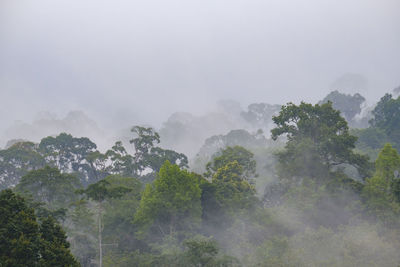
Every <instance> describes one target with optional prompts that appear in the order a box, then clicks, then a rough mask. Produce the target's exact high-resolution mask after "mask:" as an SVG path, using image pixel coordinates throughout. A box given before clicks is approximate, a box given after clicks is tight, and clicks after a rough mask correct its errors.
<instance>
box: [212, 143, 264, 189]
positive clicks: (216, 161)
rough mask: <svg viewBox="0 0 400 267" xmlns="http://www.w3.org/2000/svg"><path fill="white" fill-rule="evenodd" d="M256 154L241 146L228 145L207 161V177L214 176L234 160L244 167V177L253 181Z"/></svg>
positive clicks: (242, 173) (242, 172)
mask: <svg viewBox="0 0 400 267" xmlns="http://www.w3.org/2000/svg"><path fill="white" fill-rule="evenodd" d="M253 157H254V154H253V153H251V152H250V151H249V150H247V149H245V148H244V147H241V146H234V147H227V148H225V149H223V150H222V151H221V152H220V153H218V154H217V156H215V157H214V158H213V159H212V161H210V162H209V163H207V165H206V169H207V172H206V173H205V176H206V177H212V176H213V175H214V174H215V173H216V172H217V171H218V170H219V169H220V168H221V167H224V166H226V165H227V164H228V163H232V162H234V161H236V162H237V164H238V165H240V167H241V168H242V171H241V175H242V176H243V177H244V179H246V180H248V181H251V180H252V178H254V177H256V176H257V175H256V161H255V160H254V159H253Z"/></svg>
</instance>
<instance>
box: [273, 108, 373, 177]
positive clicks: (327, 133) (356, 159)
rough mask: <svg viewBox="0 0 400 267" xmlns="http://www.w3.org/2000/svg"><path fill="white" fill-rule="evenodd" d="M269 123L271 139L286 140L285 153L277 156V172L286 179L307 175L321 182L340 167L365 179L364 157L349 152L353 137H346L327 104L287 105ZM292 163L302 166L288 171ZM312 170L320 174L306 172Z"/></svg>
mask: <svg viewBox="0 0 400 267" xmlns="http://www.w3.org/2000/svg"><path fill="white" fill-rule="evenodd" d="M272 119H273V121H274V122H275V124H276V127H275V128H274V129H272V130H271V133H272V138H273V139H274V140H276V139H277V138H278V137H279V136H281V135H285V136H286V137H287V139H288V141H287V143H286V147H285V150H284V151H282V152H281V153H278V160H279V164H280V169H281V170H284V172H283V173H284V176H286V177H287V178H290V177H292V178H295V177H301V176H302V175H307V176H309V177H310V178H312V179H317V178H319V179H322V178H324V177H329V173H330V172H331V171H334V167H337V166H343V165H350V166H354V167H355V168H356V169H357V170H358V171H359V173H360V175H362V176H363V177H365V176H366V175H367V171H368V170H369V169H370V167H369V163H368V157H367V156H364V155H359V154H356V153H354V152H353V149H354V147H355V142H356V140H357V137H355V136H352V135H350V134H349V128H348V126H347V122H346V120H345V119H344V118H343V117H341V116H340V112H339V111H337V110H334V109H333V108H332V103H331V102H328V103H325V104H322V105H319V104H316V105H312V104H306V103H304V102H302V103H301V104H300V105H299V106H297V105H294V104H293V103H289V104H287V105H285V106H283V107H282V109H281V111H280V113H279V115H278V116H274V117H273V118H272ZM304 160H305V161H304ZM296 161H298V162H300V163H302V164H297V165H296V168H291V165H292V163H293V162H296ZM303 163H307V164H306V165H303ZM302 165H303V166H302ZM315 167H316V168H317V169H319V170H320V171H318V172H313V171H312V172H309V171H308V170H313V168H315ZM290 170H291V171H290ZM299 174H300V175H299ZM281 176H282V175H281Z"/></svg>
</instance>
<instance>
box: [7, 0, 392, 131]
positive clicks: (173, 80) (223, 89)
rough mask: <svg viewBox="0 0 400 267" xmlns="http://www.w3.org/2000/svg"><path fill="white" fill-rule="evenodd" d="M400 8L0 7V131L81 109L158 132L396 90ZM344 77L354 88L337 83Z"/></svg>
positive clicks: (339, 4) (210, 4)
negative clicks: (243, 111)
mask: <svg viewBox="0 0 400 267" xmlns="http://www.w3.org/2000/svg"><path fill="white" fill-rule="evenodd" d="M399 9H400V3H399V2H398V1H396V0H383V1H375V0H368V1H361V0H356V1H351V2H349V1H313V0H311V1H258V0H255V1H250V2H249V1H239V0H234V1H221V0H220V1H201V2H197V1H177V0H171V1H157V0H153V1H145V2H144V1H124V0H118V1H83V2H82V1H45V0H38V1H10V0H4V1H2V2H1V3H0V58H1V60H0V99H1V105H0V109H1V110H0V114H1V115H0V116H1V117H0V119H1V121H2V122H3V123H2V124H1V125H2V127H3V128H4V127H5V126H6V125H9V124H10V123H12V122H13V121H15V120H22V121H31V120H32V119H33V117H34V116H35V114H36V113H37V112H41V111H51V112H53V113H56V114H58V115H59V116H64V115H65V114H66V113H67V112H68V111H70V110H83V111H85V112H86V113H87V114H88V115H89V116H90V117H92V118H94V119H95V120H97V121H98V122H99V123H100V124H101V125H106V126H110V125H112V126H119V127H126V126H127V125H131V124H133V123H134V122H136V123H150V124H152V125H154V126H156V127H160V126H161V123H162V122H163V121H165V120H166V119H167V118H168V116H169V115H170V114H171V113H173V112H175V111H188V112H192V113H195V114H201V113H204V112H205V111H207V110H209V109H212V108H213V107H214V104H215V103H216V102H217V101H218V100H219V99H227V98H228V99H233V100H239V101H240V102H241V103H242V104H243V105H244V106H246V105H247V104H249V103H253V102H257V101H258V102H260V101H262V102H267V103H272V104H275V103H286V102H288V101H294V102H299V101H300V100H304V101H308V102H316V101H317V100H319V99H321V98H322V97H323V96H324V95H326V93H327V92H329V90H332V89H341V90H344V91H346V90H347V91H349V92H352V91H354V90H358V92H359V93H361V94H363V95H365V96H366V97H367V98H368V99H372V100H376V99H377V98H378V97H379V96H381V92H383V91H389V90H391V89H392V88H394V87H395V86H397V85H398V84H399V83H400V80H399V75H398V74H399V72H398V70H399V69H400V56H399V47H400V34H399V33H400V29H399V25H400V18H399V16H398V14H397V13H398V12H397V11H398V10H399ZM349 75H350V76H352V75H353V76H356V78H355V79H356V80H357V77H361V79H363V82H362V83H361V85H360V83H359V82H358V83H357V81H356V82H352V81H351V78H350V81H347V82H346V79H344V80H345V81H344V82H343V76H345V77H346V76H349ZM353 78H354V77H353ZM358 79H360V78H358ZM338 80H339V82H338ZM353 80H354V79H353ZM346 84H347V85H348V88H333V87H336V86H338V85H340V86H346ZM354 84H355V86H358V87H360V88H352V86H354Z"/></svg>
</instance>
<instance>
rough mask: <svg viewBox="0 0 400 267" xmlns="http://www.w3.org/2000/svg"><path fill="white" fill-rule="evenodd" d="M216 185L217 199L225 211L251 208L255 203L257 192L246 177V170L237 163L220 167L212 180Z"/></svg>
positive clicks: (229, 163)
mask: <svg viewBox="0 0 400 267" xmlns="http://www.w3.org/2000/svg"><path fill="white" fill-rule="evenodd" d="M212 182H213V183H214V184H215V185H216V187H217V189H216V198H217V199H218V201H219V203H221V204H222V209H223V211H221V212H225V211H233V210H237V209H241V208H242V209H243V208H251V206H252V204H254V203H255V200H256V198H255V193H256V190H255V188H254V186H253V185H251V184H250V183H249V182H248V180H247V179H246V178H245V175H244V168H243V167H242V166H241V165H240V164H239V163H238V162H237V161H236V160H234V161H233V162H228V163H227V164H226V165H224V166H222V167H220V168H219V169H218V170H217V172H216V173H215V174H214V176H213V178H212Z"/></svg>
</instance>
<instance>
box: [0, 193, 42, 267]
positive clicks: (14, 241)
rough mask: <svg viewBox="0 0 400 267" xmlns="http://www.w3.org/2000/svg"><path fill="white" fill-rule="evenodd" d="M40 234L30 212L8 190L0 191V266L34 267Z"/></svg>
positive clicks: (31, 210) (38, 255) (22, 201)
mask: <svg viewBox="0 0 400 267" xmlns="http://www.w3.org/2000/svg"><path fill="white" fill-rule="evenodd" d="M39 250H40V234H39V225H38V223H37V221H36V217H35V213H34V210H33V209H30V208H28V206H27V205H26V203H25V201H24V199H23V198H22V197H20V196H17V195H15V194H14V193H13V192H12V191H11V190H10V189H6V190H3V191H1V192H0V265H1V266H10V267H11V266H21V267H23V266H37V263H38V261H39V258H40V254H39Z"/></svg>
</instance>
